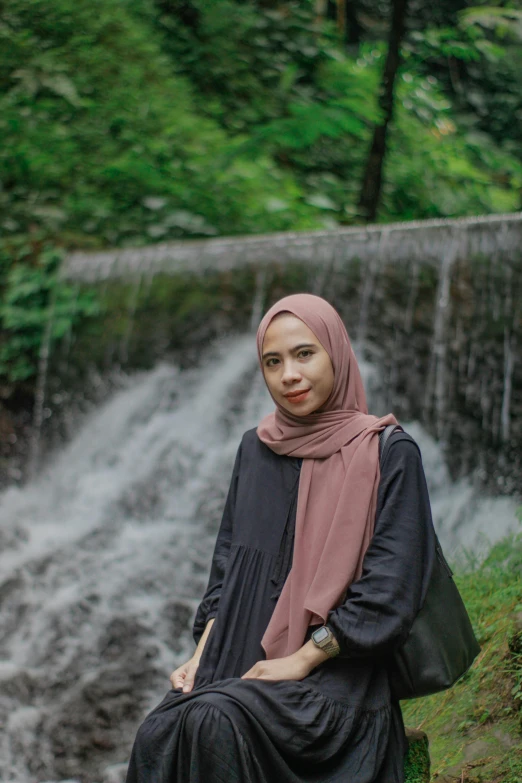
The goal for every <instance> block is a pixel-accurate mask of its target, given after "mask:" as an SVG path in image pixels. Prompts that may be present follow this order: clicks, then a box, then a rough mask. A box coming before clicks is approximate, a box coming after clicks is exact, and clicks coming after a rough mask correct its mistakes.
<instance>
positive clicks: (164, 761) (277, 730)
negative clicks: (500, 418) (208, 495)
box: [127, 430, 435, 783]
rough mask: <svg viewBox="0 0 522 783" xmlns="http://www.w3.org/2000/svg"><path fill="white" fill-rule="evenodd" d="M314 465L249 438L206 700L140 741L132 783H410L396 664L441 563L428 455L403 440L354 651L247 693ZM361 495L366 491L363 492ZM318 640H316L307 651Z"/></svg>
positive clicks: (207, 661) (220, 563) (222, 556)
mask: <svg viewBox="0 0 522 783" xmlns="http://www.w3.org/2000/svg"><path fill="white" fill-rule="evenodd" d="M300 467H301V461H300V460H296V459H292V458H290V457H281V456H278V455H276V454H274V453H273V452H272V451H271V450H270V449H269V448H268V447H267V446H265V445H264V444H263V443H261V441H260V440H259V439H258V437H257V434H256V431H255V430H250V431H248V432H247V433H245V435H244V436H243V440H242V442H241V446H240V448H239V451H238V454H237V457H236V462H235V466H234V471H233V475H232V481H231V485H230V490H229V494H228V498H227V502H226V506H225V510H224V514H223V520H222V523H221V528H220V530H219V534H218V538H217V542H216V547H215V551H214V557H213V562H212V568H211V573H210V579H209V584H208V588H207V591H206V593H205V596H204V598H203V600H202V602H201V604H200V606H199V609H198V611H197V614H196V619H195V624H194V638H195V639H196V641H198V640H199V638H200V636H201V634H202V633H203V630H204V628H205V625H206V623H207V622H208V620H210V619H211V618H213V617H214V618H215V622H214V625H213V626H212V629H211V632H210V635H209V638H208V640H207V643H206V646H205V649H204V652H203V655H202V658H201V662H200V666H199V669H198V672H197V676H196V681H195V687H194V689H193V691H191V692H190V693H187V694H183V693H182V692H181V691H180V690H179V689H176V690H171V691H170V692H169V693H168V694H167V695H166V697H165V698H164V700H163V701H162V702H161V704H160V705H159V706H158V707H156V709H154V710H153V712H151V713H150V715H148V716H147V718H146V719H145V721H144V723H143V724H142V726H141V727H140V729H139V731H138V734H137V737H136V741H135V743H134V748H133V751H132V756H131V761H130V765H129V771H128V776H127V783H218V781H219V783H235V782H236V781H237V783H319V781H320V782H321V783H325V782H326V781H328V782H331V783H334V782H335V783H402V781H403V780H404V754H405V751H406V740H405V735H404V726H403V722H402V716H401V711H400V707H399V704H398V703H397V702H395V701H393V699H392V698H391V695H390V687H389V681H388V680H389V678H388V670H387V664H388V662H389V660H390V655H391V654H392V652H393V650H394V648H395V647H396V646H397V645H399V644H400V643H401V641H402V640H404V639H405V637H406V636H407V634H408V631H409V629H410V627H411V624H412V622H413V619H414V617H415V615H416V613H417V611H418V609H419V606H420V604H421V602H422V600H423V598H424V595H425V591H426V589H427V582H428V574H429V572H430V569H431V563H432V559H433V557H434V552H435V550H434V535H433V526H432V522H431V513H430V504H429V498H428V491H427V487H426V481H425V477H424V472H423V468H422V462H421V457H420V453H419V450H418V448H417V446H416V444H415V443H414V441H413V440H412V439H411V438H410V437H409V436H408V435H407V434H406V433H402V432H397V433H394V434H393V435H392V436H391V438H390V446H389V449H388V451H387V455H386V458H385V462H384V464H383V466H382V468H381V480H380V484H379V494H378V506H377V517H376V526H375V532H374V536H373V538H372V541H371V543H370V546H369V548H368V550H367V552H366V555H365V558H364V564H363V573H362V576H361V578H360V579H359V580H358V581H357V582H354V583H353V584H352V585H351V587H350V588H349V590H348V592H347V595H346V599H345V601H344V603H343V604H341V606H339V607H338V608H337V609H334V610H333V611H331V612H330V614H329V616H328V625H329V626H330V628H331V629H332V630H333V632H334V634H335V636H336V638H337V640H338V641H339V643H340V646H341V653H340V655H339V656H337V657H336V658H332V659H328V660H327V661H325V662H324V663H322V664H320V665H319V666H318V667H317V668H316V669H314V670H313V671H312V672H311V674H310V675H309V676H308V677H306V678H305V679H304V680H302V681H300V682H297V681H291V680H284V681H280V682H267V681H262V680H241V679H240V678H241V675H242V674H244V673H245V672H246V671H248V669H250V668H251V667H252V666H253V665H254V663H256V662H257V661H259V660H262V659H264V657H265V656H264V652H263V648H262V647H261V639H262V637H263V634H264V631H265V629H266V627H267V625H268V622H269V620H270V616H271V614H272V611H273V609H274V606H275V603H276V601H277V598H278V596H279V594H280V592H281V589H282V587H283V584H284V582H285V579H286V577H287V575H288V573H289V571H290V568H291V561H292V550H293V538H294V526H295V515H296V505H297V490H298V485H299V475H300ZM355 491H357V490H356V488H354V492H355ZM312 630H313V629H309V633H308V636H307V638H309V635H310V633H311V631H312Z"/></svg>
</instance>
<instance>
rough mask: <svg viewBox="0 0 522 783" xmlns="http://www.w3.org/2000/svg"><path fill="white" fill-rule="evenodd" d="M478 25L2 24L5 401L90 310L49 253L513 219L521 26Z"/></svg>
mask: <svg viewBox="0 0 522 783" xmlns="http://www.w3.org/2000/svg"><path fill="white" fill-rule="evenodd" d="M475 5H476V3H472V4H469V3H466V2H459V3H455V2H449V0H445V2H442V3H439V4H433V3H427V2H425V1H424V0H410V2H409V3H406V2H405V0H394V2H385V0H377V1H376V2H371V1H370V0H356V1H355V2H350V3H344V2H341V1H340V0H339V2H338V3H335V2H331V1H329V2H326V0H325V1H324V2H323V1H322V0H288V2H281V1H280V0H257V1H256V0H251V1H250V2H247V1H246V0H89V2H87V0H74V2H73V0H53V2H49V0H10V2H9V3H0V86H1V89H0V140H1V143H0V183H1V187H0V207H1V209H0V224H1V235H2V238H1V241H0V291H1V292H2V303H1V304H0V325H1V327H2V333H3V335H2V337H1V338H0V379H3V382H4V383H6V384H7V385H6V386H5V387H4V388H6V389H8V391H7V392H6V394H7V393H11V392H10V390H12V388H13V386H14V385H18V386H19V385H20V384H24V383H26V384H28V386H27V388H28V389H29V390H30V389H31V388H32V384H33V379H34V377H35V375H36V372H37V366H38V355H39V352H40V350H41V346H42V339H43V337H44V335H45V324H46V323H48V320H49V315H50V313H51V311H53V312H55V311H56V303H57V302H58V303H59V310H60V314H61V317H60V318H58V319H56V320H55V323H54V326H53V327H52V328H51V331H50V334H48V335H47V337H48V338H49V339H50V341H51V343H52V342H53V341H54V340H59V339H61V338H62V337H63V335H64V334H66V333H67V331H68V329H70V328H71V326H72V325H74V323H75V321H77V320H78V319H79V318H82V317H84V316H85V315H86V314H88V313H90V312H93V311H94V310H95V307H94V305H93V303H92V302H91V301H83V299H82V298H80V300H77V299H76V298H75V296H74V294H73V292H71V291H69V290H68V289H63V290H60V291H59V292H57V291H56V290H55V289H56V286H57V285H58V283H57V277H56V264H55V263H54V262H53V263H51V264H50V263H49V258H50V257H51V256H52V257H56V251H55V248H56V247H57V246H58V247H73V246H82V247H85V246H92V247H98V246H103V245H124V244H133V245H136V244H140V243H150V242H153V241H156V240H166V239H172V238H189V237H201V236H211V235H215V234H234V233H251V232H261V231H272V230H284V229H305V228H314V227H318V228H319V227H324V226H326V227H334V226H336V225H340V224H341V225H342V224H349V223H353V222H358V221H361V220H364V219H366V218H367V217H368V216H372V215H373V214H374V213H375V214H376V215H377V218H378V219H379V220H383V221H388V220H398V219H412V218H424V217H431V216H434V217H436V216H457V215H467V214H476V213H484V212H495V211H497V212H500V211H509V210H514V209H518V208H519V206H520V192H521V183H522V145H521V143H520V142H521V141H522V139H521V136H522V131H521V127H522V123H521V122H520V119H521V113H522V83H521V82H520V79H519V73H520V67H521V66H522V54H521V47H520V37H521V25H522V22H521V19H522V11H520V10H518V6H519V5H520V4H517V3H504V4H503V6H502V8H491V7H489V6H483V7H482V6H481V7H478V8H476V7H475ZM468 6H469V7H468ZM399 22H400V25H399V27H400V29H399V27H397V24H398V23H399ZM394 47H395V50H396V53H397V55H398V59H397V57H396V58H395V61H393V58H391V59H390V52H391V51H392V50H393V48H394ZM383 74H384V77H383ZM392 77H393V78H392ZM379 134H380V135H379ZM377 136H379V138H380V139H381V143H380V152H379V150H378V151H377V153H378V154H377V158H378V160H377V168H378V175H376V174H375V166H374V168H373V169H372V167H371V166H370V167H369V162H370V158H371V152H372V149H373V146H374V144H373V143H374V142H375V139H376V138H377ZM372 140H373V142H372ZM374 163H375V161H374ZM381 174H382V187H381ZM368 177H369V179H370V182H369V184H370V186H371V187H370V191H371V192H372V193H373V196H371V198H372V199H373V202H374V203H373V206H372V207H370V208H368V207H367V204H366V202H365V199H364V197H363V194H362V191H363V183H364V182H366V184H367V185H368ZM372 178H373V179H372ZM377 179H378V180H379V182H378V183H377ZM376 183H377V184H376Z"/></svg>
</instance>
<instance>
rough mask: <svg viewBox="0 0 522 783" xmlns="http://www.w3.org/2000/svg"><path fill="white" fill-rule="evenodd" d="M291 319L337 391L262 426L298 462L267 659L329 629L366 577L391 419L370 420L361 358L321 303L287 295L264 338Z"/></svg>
mask: <svg viewBox="0 0 522 783" xmlns="http://www.w3.org/2000/svg"><path fill="white" fill-rule="evenodd" d="M282 312H289V313H292V314H293V315H295V316H297V317H298V318H300V319H301V321H303V322H304V323H305V324H306V325H307V326H308V328H309V329H311V330H312V332H313V333H314V334H315V336H316V337H317V339H318V340H319V342H320V343H321V345H322V346H323V347H324V348H325V350H326V351H327V352H328V355H329V356H330V359H331V361H332V365H333V370H334V386H333V389H332V393H331V395H330V397H329V398H328V400H327V401H326V403H325V404H324V405H323V407H322V409H321V412H320V413H319V412H315V413H311V414H309V415H308V416H304V417H299V416H294V415H292V414H291V413H288V412H287V411H286V410H285V409H284V408H282V407H281V406H279V405H277V403H276V408H277V409H276V411H275V412H274V413H270V414H269V415H268V416H266V417H265V418H264V419H263V420H262V421H261V422H260V424H259V426H258V428H257V434H258V437H259V438H260V440H262V441H263V443H266V445H267V446H268V447H269V448H270V449H272V451H274V452H275V453H276V454H286V455H288V456H291V457H302V458H303V464H302V467H301V475H300V479H299V493H298V499H297V518H296V529H295V541H294V556H293V564H292V569H291V571H290V573H289V575H288V578H287V580H286V582H285V585H284V587H283V590H282V592H281V595H280V596H279V599H278V601H277V604H276V607H275V609H274V612H273V614H272V618H271V620H270V622H269V624H268V627H267V629H266V631H265V634H264V636H263V639H262V645H263V648H264V650H265V653H266V657H267V658H281V657H284V656H286V655H291V654H292V653H293V652H295V651H296V650H298V649H299V648H300V647H301V646H302V645H303V644H304V639H305V635H306V631H307V628H308V626H310V625H315V624H318V623H324V622H326V620H327V617H328V613H329V611H330V610H331V609H333V608H335V607H336V606H338V605H339V604H340V603H341V602H342V600H343V598H344V596H345V594H346V590H347V588H348V586H349V585H350V584H351V583H352V582H353V581H355V580H356V579H358V577H359V576H360V575H361V573H362V561H363V557H364V553H365V552H366V549H367V547H368V544H369V543H370V539H371V537H372V535H373V529H374V520H375V511H376V506H377V490H378V486H379V477H380V471H379V439H378V435H379V432H380V431H381V430H383V429H384V428H385V427H386V426H387V425H388V424H396V423H397V421H396V419H395V417H394V416H393V415H392V414H388V415H387V416H384V417H383V418H381V419H379V418H377V416H370V415H368V407H367V404H366V395H365V393H364V387H363V382H362V378H361V374H360V371H359V367H358V364H357V359H356V358H355V355H354V353H353V350H352V346H351V343H350V339H349V337H348V334H347V332H346V329H345V327H344V324H343V322H342V321H341V318H340V317H339V315H338V313H337V312H336V311H335V310H334V308H333V307H332V306H331V305H330V304H328V302H326V301H325V300H324V299H321V298H320V297H318V296H312V295H311V294H296V295H294V296H287V297H285V298H284V299H281V300H280V301H279V302H277V303H276V304H275V305H274V306H273V307H271V308H270V310H269V311H268V312H267V313H266V315H265V316H264V318H263V320H262V321H261V323H260V325H259V329H258V332H257V349H258V354H259V360H260V362H261V355H262V348H263V340H264V337H265V332H266V330H267V329H268V326H269V325H270V322H271V321H272V319H273V318H274V316H276V315H277V314H278V313H282Z"/></svg>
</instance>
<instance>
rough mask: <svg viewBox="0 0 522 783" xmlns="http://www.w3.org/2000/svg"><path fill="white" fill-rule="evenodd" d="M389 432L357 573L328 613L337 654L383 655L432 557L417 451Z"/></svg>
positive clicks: (401, 627) (412, 608) (413, 603)
mask: <svg viewBox="0 0 522 783" xmlns="http://www.w3.org/2000/svg"><path fill="white" fill-rule="evenodd" d="M392 437H393V438H394V442H393V443H392V442H390V445H389V449H388V452H387V454H386V457H385V461H384V465H383V466H382V468H381V480H380V484H379V493H378V500H377V518H376V525H375V531H374V535H373V538H372V540H371V542H370V546H369V547H368V550H367V552H366V555H365V557H364V561H363V572H362V575H361V577H360V578H359V579H358V580H357V581H356V582H354V583H353V584H352V585H351V586H350V587H349V589H348V592H347V595H346V598H345V601H344V602H343V603H342V604H341V605H340V606H339V607H338V608H336V609H334V610H333V611H332V612H330V614H329V615H328V621H327V623H328V625H329V627H330V628H331V629H332V631H333V633H334V634H335V636H336V638H337V640H338V642H339V644H340V647H341V655H342V656H343V657H349V658H355V657H366V656H368V655H375V656H382V655H386V654H389V653H391V652H392V651H393V650H394V649H395V648H396V647H398V646H399V645H400V644H401V643H402V642H404V641H405V639H406V637H407V635H408V633H409V631H410V628H411V626H412V624H413V621H414V619H415V617H416V615H417V613H418V611H419V609H420V607H421V606H422V602H423V600H424V597H425V594H426V590H427V586H428V580H429V574H430V573H431V567H432V563H433V558H434V557H435V539H434V531H433V524H432V519H431V509H430V502H429V496H428V489H427V486H426V479H425V476H424V470H423V467H422V460H421V456H420V452H419V450H418V448H417V446H416V444H415V442H414V441H413V440H411V439H409V437H408V436H404V435H401V434H399V435H397V436H392Z"/></svg>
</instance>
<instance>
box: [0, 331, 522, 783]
mask: <svg viewBox="0 0 522 783" xmlns="http://www.w3.org/2000/svg"><path fill="white" fill-rule="evenodd" d="M360 364H361V370H362V373H363V376H364V379H365V384H366V386H367V389H368V393H369V398H370V403H371V405H370V407H371V410H373V411H375V412H376V413H377V414H379V415H381V414H382V413H384V412H386V411H385V410H384V409H382V406H383V405H384V402H383V399H384V398H385V394H386V389H383V388H382V387H383V382H382V381H381V379H380V376H379V372H378V371H377V368H376V367H375V366H372V365H370V364H368V363H366V362H365V361H361V362H360ZM272 405H273V404H272V402H271V400H270V398H269V396H268V394H267V392H266V390H265V387H264V383H263V381H262V378H261V375H260V373H259V370H258V366H257V357H256V351H255V341H254V339H253V337H252V336H251V335H250V336H248V337H241V338H235V339H230V340H227V341H222V342H220V343H219V344H218V345H216V346H214V347H211V348H210V349H209V353H208V359H207V361H206V363H205V365H204V366H202V367H200V368H196V369H190V370H184V371H180V370H178V369H176V367H174V366H171V365H168V364H165V363H163V364H160V365H158V366H157V367H156V369H154V370H152V371H150V372H147V373H142V374H139V375H135V376H133V377H131V378H129V379H128V380H127V382H126V385H125V388H123V389H121V390H120V391H118V392H117V393H115V394H114V396H113V397H112V399H110V400H109V401H107V402H106V403H105V404H104V405H103V406H101V407H100V408H99V409H98V410H97V411H96V412H94V413H92V414H91V415H90V417H89V418H88V419H87V420H86V421H85V422H84V423H83V425H82V427H81V429H80V430H79V431H78V432H77V434H76V436H75V437H74V438H73V439H72V441H71V442H70V443H69V444H68V445H66V446H65V447H64V448H63V450H62V451H61V453H59V454H58V455H57V456H56V457H55V459H54V462H53V463H52V464H50V465H49V466H48V467H47V469H46V471H45V472H44V473H42V474H41V475H40V476H39V477H38V479H36V480H34V481H33V482H30V483H28V484H27V485H26V486H25V487H23V488H15V487H12V488H10V489H9V490H7V491H6V492H4V493H3V494H2V495H0V521H1V526H0V537H1V544H2V546H1V553H0V599H1V601H2V615H3V622H2V637H1V641H0V681H1V690H2V699H1V700H0V722H1V723H2V724H3V727H4V731H3V733H2V737H1V739H0V759H1V761H0V780H1V781H2V783H8V782H9V783H42V782H43V781H51V780H53V781H58V780H62V781H65V780H69V781H70V780H71V779H77V778H79V777H81V779H82V781H84V783H119V781H121V780H122V779H123V775H124V772H125V762H126V760H127V758H128V755H129V752H130V744H131V742H132V740H133V736H134V733H135V730H136V728H137V726H138V724H139V722H140V720H141V719H142V718H143V716H144V715H145V713H146V711H147V710H148V709H150V708H151V707H152V706H153V705H154V704H155V703H157V702H158V701H159V700H160V699H161V698H162V696H163V695H164V693H165V692H166V691H167V690H168V688H169V683H168V675H169V674H170V672H171V671H172V670H173V669H174V668H175V667H176V666H177V665H179V664H180V663H181V662H182V661H183V660H185V659H186V658H187V657H188V656H189V655H190V654H191V651H192V649H193V647H192V641H191V637H190V624H191V620H192V616H193V613H194V610H195V608H196V606H197V603H198V600H199V598H200V597H201V595H202V593H203V591H204V589H205V584H206V580H207V577H208V568H209V563H210V558H211V554H212V549H213V544H214V539H215V534H216V529H217V525H218V523H219V519H220V514H221V511H222V508H223V504H224V499H225V494H226V491H227V484H228V479H229V475H230V471H231V468H232V464H233V460H234V456H235V452H236V449H237V446H238V443H239V440H240V437H241V434H242V433H243V431H244V430H246V429H248V428H250V427H252V426H255V424H256V423H257V422H258V421H259V419H260V417H261V416H262V415H263V414H264V413H265V412H267V411H269V410H271V408H272ZM404 426H405V429H406V430H407V431H409V432H410V433H411V434H412V435H413V437H414V438H415V439H416V440H417V442H418V443H419V445H420V447H421V450H422V453H423V461H424V465H425V470H426V474H427V478H428V483H429V488H430V494H431V498H432V506H433V512H434V518H435V523H436V526H437V529H438V531H439V534H440V537H441V540H442V543H443V546H444V547H445V549H446V551H447V553H448V555H449V556H450V559H451V558H455V557H456V556H457V555H459V551H460V552H461V550H462V548H463V547H464V548H468V549H470V550H471V551H473V552H475V553H477V554H478V556H480V554H481V553H483V552H484V551H485V548H486V547H487V545H488V544H489V542H491V541H494V540H496V539H498V538H500V537H502V536H504V535H505V534H507V533H509V532H513V531H515V530H517V529H518V522H517V520H516V518H515V506H516V503H515V500H514V499H513V498H506V497H504V498H491V497H486V496H480V495H479V494H478V493H477V491H476V490H475V489H474V488H473V486H472V485H471V483H470V482H469V481H468V480H461V481H459V482H457V483H452V482H451V480H450V478H449V473H448V470H447V466H446V465H445V463H444V460H443V456H442V452H441V448H440V445H439V444H437V443H436V442H435V441H434V440H433V439H432V438H431V437H430V436H429V435H427V433H426V432H425V430H424V429H423V428H422V427H421V425H420V424H418V423H417V422H410V423H408V424H404ZM492 520H494V522H493V523H492Z"/></svg>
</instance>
